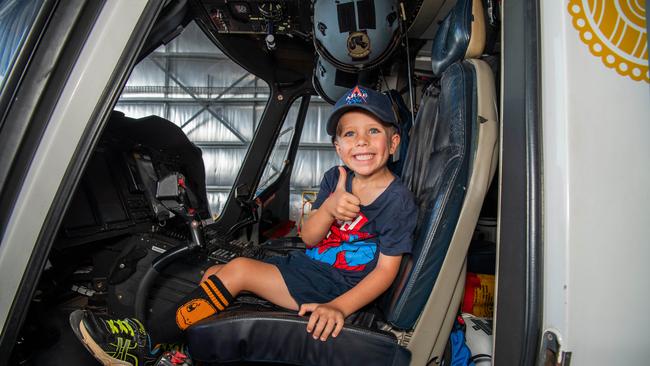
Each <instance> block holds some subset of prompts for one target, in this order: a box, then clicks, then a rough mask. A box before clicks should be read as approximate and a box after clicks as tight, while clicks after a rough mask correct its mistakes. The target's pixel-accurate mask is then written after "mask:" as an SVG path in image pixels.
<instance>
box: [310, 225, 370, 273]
mask: <svg viewBox="0 0 650 366" xmlns="http://www.w3.org/2000/svg"><path fill="white" fill-rule="evenodd" d="M367 222H368V219H367V218H366V216H364V214H363V213H360V214H359V216H357V218H356V219H355V220H354V221H351V222H350V221H346V222H343V223H339V222H338V221H336V222H334V223H333V224H332V226H331V227H330V231H329V233H328V234H327V236H326V237H325V239H323V240H322V241H321V242H320V243H318V244H317V245H316V246H315V247H314V248H311V249H307V250H306V252H305V253H306V254H307V256H308V257H310V258H312V259H315V260H317V261H321V262H324V263H328V264H330V265H331V266H333V267H335V268H339V269H345V270H348V271H363V270H364V269H365V268H366V265H367V264H368V263H370V262H372V260H373V259H374V258H375V253H376V252H377V243H376V240H368V239H373V238H375V236H373V235H370V234H368V233H367V232H363V231H361V228H362V227H363V226H364V225H365V224H366V223H367Z"/></svg>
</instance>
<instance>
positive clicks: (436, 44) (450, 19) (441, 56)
mask: <svg viewBox="0 0 650 366" xmlns="http://www.w3.org/2000/svg"><path fill="white" fill-rule="evenodd" d="M484 48H485V15H484V11H483V5H482V2H481V0H458V1H457V2H456V5H455V6H454V7H453V8H452V9H451V11H450V12H449V14H447V16H446V17H445V19H444V20H443V21H442V23H441V24H440V27H439V28H438V31H437V32H436V36H435V38H434V39H433V47H432V49H431V66H432V69H433V74H434V75H435V76H437V77H439V76H440V75H442V72H443V71H445V69H446V68H447V67H448V66H449V65H451V64H452V63H454V62H456V61H459V60H462V59H464V58H477V57H479V56H480V55H481V54H482V53H483V49H484Z"/></svg>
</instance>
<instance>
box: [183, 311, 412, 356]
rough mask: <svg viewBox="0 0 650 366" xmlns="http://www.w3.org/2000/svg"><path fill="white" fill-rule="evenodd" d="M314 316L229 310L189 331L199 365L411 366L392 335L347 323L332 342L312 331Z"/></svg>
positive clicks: (402, 349)
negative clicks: (247, 362) (310, 328)
mask: <svg viewBox="0 0 650 366" xmlns="http://www.w3.org/2000/svg"><path fill="white" fill-rule="evenodd" d="M308 320H309V318H308V317H299V316H297V315H296V314H295V313H288V312H258V311H257V312H256V311H226V312H224V313H222V314H219V315H217V316H214V317H210V318H208V319H205V320H204V321H202V322H199V323H198V324H196V325H194V326H193V327H191V328H189V329H188V330H187V340H188V344H189V347H190V353H191V354H192V358H193V359H194V360H195V361H201V362H235V361H273V362H281V363H289V364H297V365H298V364H299V365H408V363H409V361H410V352H409V351H408V350H407V349H406V348H403V347H401V346H399V345H398V344H397V340H396V338H395V336H394V335H393V334H392V333H388V332H382V331H371V330H367V329H363V328H359V327H355V326H352V325H346V326H345V328H344V329H343V330H342V331H341V333H340V334H339V335H338V337H336V338H331V337H330V338H329V339H328V340H327V341H326V342H322V341H320V340H315V339H313V338H312V336H311V334H309V333H307V331H306V328H307V321H308Z"/></svg>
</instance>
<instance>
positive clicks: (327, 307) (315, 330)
mask: <svg viewBox="0 0 650 366" xmlns="http://www.w3.org/2000/svg"><path fill="white" fill-rule="evenodd" d="M401 261H402V256H401V255H396V256H389V255H384V254H382V253H379V260H378V261H377V266H376V267H375V269H373V270H372V272H370V273H368V275H367V276H366V277H365V278H364V279H363V280H361V282H359V283H358V284H357V285H356V286H354V287H353V288H351V289H350V290H349V291H347V292H346V293H344V294H343V295H341V296H339V297H337V298H336V299H334V300H332V301H330V302H328V303H326V304H314V303H312V304H303V305H302V306H301V307H300V311H299V312H298V314H299V315H301V316H302V315H305V313H308V312H311V316H310V317H309V323H307V332H309V333H312V335H313V337H314V339H319V338H320V340H321V341H325V340H327V338H328V337H329V335H330V334H331V335H332V337H336V336H337V335H338V334H339V332H340V331H341V329H343V325H344V320H345V318H347V317H348V316H349V315H350V314H352V313H354V312H355V311H357V310H359V309H361V308H362V307H364V306H365V305H367V304H369V303H370V302H371V301H373V300H374V299H376V298H377V297H378V296H379V295H381V294H382V293H384V291H386V290H387V289H388V288H389V287H390V285H391V284H392V283H393V280H394V279H395V276H397V272H398V271H399V266H400V263H401Z"/></svg>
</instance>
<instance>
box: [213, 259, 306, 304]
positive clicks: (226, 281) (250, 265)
mask: <svg viewBox="0 0 650 366" xmlns="http://www.w3.org/2000/svg"><path fill="white" fill-rule="evenodd" d="M213 274H216V276H217V277H218V278H219V280H221V282H222V283H223V285H224V286H225V287H226V288H227V289H228V291H230V293H231V294H232V296H233V297H234V296H237V294H238V293H240V292H241V291H249V292H252V293H254V294H255V295H257V296H260V297H262V298H264V299H266V300H268V301H270V302H272V303H274V304H276V305H279V306H282V307H283V308H287V309H290V310H298V303H296V301H295V300H294V299H293V297H291V295H290V294H289V290H288V289H287V285H286V284H285V283H284V278H282V274H281V273H280V271H279V270H278V268H277V267H276V266H274V265H272V264H268V263H264V262H260V261H257V260H254V259H249V258H235V259H233V260H232V261H230V262H228V263H227V264H225V265H218V266H213V267H210V268H209V269H208V270H207V271H206V272H205V275H204V276H203V278H204V279H206V278H208V277H209V276H210V275H213Z"/></svg>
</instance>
